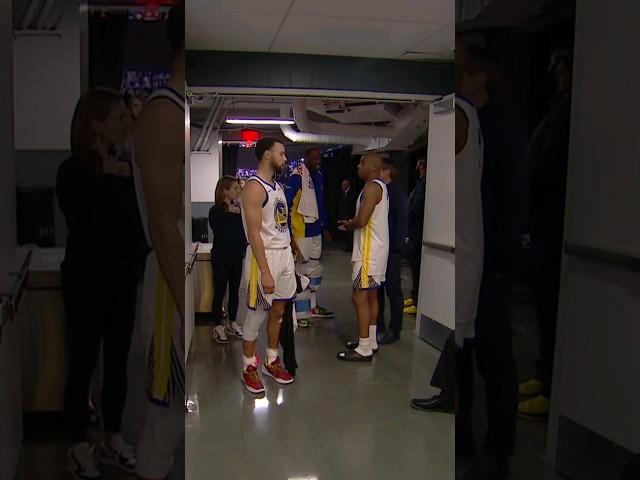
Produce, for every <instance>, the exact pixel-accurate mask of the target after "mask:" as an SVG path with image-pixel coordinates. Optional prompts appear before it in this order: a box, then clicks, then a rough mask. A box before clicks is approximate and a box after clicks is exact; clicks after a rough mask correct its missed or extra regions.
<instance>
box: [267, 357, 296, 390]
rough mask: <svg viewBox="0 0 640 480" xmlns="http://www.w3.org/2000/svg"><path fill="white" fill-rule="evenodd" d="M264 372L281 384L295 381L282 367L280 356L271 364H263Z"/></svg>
mask: <svg viewBox="0 0 640 480" xmlns="http://www.w3.org/2000/svg"><path fill="white" fill-rule="evenodd" d="M262 373H264V374H265V375H267V376H269V377H271V378H273V379H274V380H275V381H276V382H278V383H279V384H281V385H287V384H289V383H293V377H292V376H291V374H290V373H289V372H287V371H286V370H285V369H284V368H283V367H282V364H281V363H280V357H276V359H275V360H274V361H273V363H272V364H271V365H268V364H266V363H265V364H263V365H262Z"/></svg>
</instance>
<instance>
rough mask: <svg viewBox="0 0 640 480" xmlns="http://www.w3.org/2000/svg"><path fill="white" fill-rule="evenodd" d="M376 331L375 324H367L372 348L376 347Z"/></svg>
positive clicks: (375, 348)
mask: <svg viewBox="0 0 640 480" xmlns="http://www.w3.org/2000/svg"><path fill="white" fill-rule="evenodd" d="M377 331H378V326H377V325H369V339H370V340H371V348H372V349H373V350H377V349H378V337H376V334H377Z"/></svg>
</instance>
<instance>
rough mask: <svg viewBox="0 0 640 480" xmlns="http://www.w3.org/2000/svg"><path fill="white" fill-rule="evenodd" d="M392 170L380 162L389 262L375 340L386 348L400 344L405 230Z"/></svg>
mask: <svg viewBox="0 0 640 480" xmlns="http://www.w3.org/2000/svg"><path fill="white" fill-rule="evenodd" d="M395 173H396V167H395V165H394V163H393V161H392V160H390V159H386V158H385V159H383V163H382V169H381V170H380V179H381V180H382V181H383V182H384V183H385V184H386V185H387V191H388V192H389V259H388V260H387V275H386V277H387V278H386V281H385V285H384V288H381V289H379V290H378V304H379V306H380V308H379V310H378V333H380V335H381V337H380V338H379V339H378V343H379V344H380V345H389V344H391V343H394V342H397V341H398V340H400V331H401V330H402V310H403V296H402V280H401V275H400V274H401V266H400V265H401V261H402V250H403V246H404V241H405V238H406V236H407V229H408V226H409V220H408V210H409V208H408V200H407V195H406V194H405V193H404V192H403V191H402V190H400V189H399V188H398V186H397V185H396V184H395V183H393V177H394V175H395ZM385 291H386V293H387V296H388V297H389V303H390V313H391V322H390V323H389V328H388V329H386V325H385V322H384V294H385ZM385 330H386V331H385Z"/></svg>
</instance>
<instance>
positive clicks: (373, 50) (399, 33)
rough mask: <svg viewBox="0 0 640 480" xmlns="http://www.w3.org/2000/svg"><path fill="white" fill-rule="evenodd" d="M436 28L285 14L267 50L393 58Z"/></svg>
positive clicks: (388, 22) (437, 27)
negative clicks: (281, 24) (275, 36)
mask: <svg viewBox="0 0 640 480" xmlns="http://www.w3.org/2000/svg"><path fill="white" fill-rule="evenodd" d="M439 28H440V26H439V25H434V24H419V23H403V22H400V23H398V22H390V21H373V20H358V19H339V18H327V17H310V16H304V15H303V16H298V15H289V16H288V17H287V20H286V21H285V23H284V25H283V26H282V29H281V31H280V33H279V34H278V37H277V38H276V41H275V43H274V45H273V47H272V49H271V51H272V52H286V53H308V54H315V55H345V56H359V57H377V58H397V57H399V56H400V55H401V54H402V53H404V52H405V51H406V50H408V49H410V48H411V47H413V46H414V45H415V44H416V43H418V42H420V41H421V40H422V39H423V38H425V37H427V36H428V35H429V34H430V33H434V32H435V31H436V30H438V29H439Z"/></svg>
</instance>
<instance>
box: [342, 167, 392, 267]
mask: <svg viewBox="0 0 640 480" xmlns="http://www.w3.org/2000/svg"><path fill="white" fill-rule="evenodd" d="M374 182H375V183H377V184H378V185H379V186H380V188H382V199H381V200H380V201H379V202H378V204H377V205H376V206H375V208H374V209H373V213H372V214H371V217H370V218H369V221H368V222H367V224H366V225H365V226H364V227H363V228H358V229H356V230H354V232H353V254H352V256H351V261H352V262H362V269H363V271H365V272H367V273H368V274H369V275H380V274H383V273H385V272H386V271H387V258H388V256H389V193H388V191H387V186H386V185H385V183H384V182H383V181H382V180H377V179H376V180H374ZM361 203H362V192H361V193H360V195H359V196H358V202H357V203H356V215H357V214H358V212H359V211H360V205H361Z"/></svg>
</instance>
